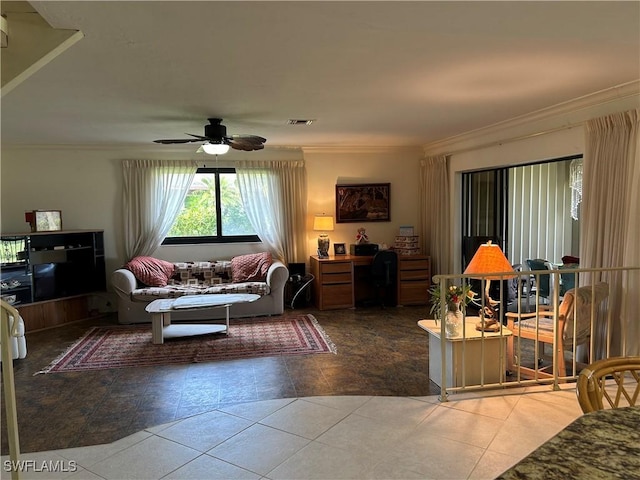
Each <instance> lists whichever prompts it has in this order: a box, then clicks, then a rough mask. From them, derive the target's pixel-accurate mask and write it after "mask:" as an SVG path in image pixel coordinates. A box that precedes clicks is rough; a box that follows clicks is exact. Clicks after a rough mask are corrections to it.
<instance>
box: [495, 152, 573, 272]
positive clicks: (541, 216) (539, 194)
mask: <svg viewBox="0 0 640 480" xmlns="http://www.w3.org/2000/svg"><path fill="white" fill-rule="evenodd" d="M509 186H510V188H509V197H510V198H509V218H508V228H509V232H510V235H509V252H510V255H509V257H510V260H511V261H512V262H513V263H524V262H525V261H526V260H527V259H533V258H543V259H545V260H548V261H550V262H552V263H561V259H562V256H563V255H568V254H571V252H572V248H571V247H572V238H571V237H572V231H573V225H572V222H575V220H573V219H572V218H571V189H570V187H569V162H564V161H563V162H553V163H541V164H536V165H528V166H525V167H518V168H511V169H509Z"/></svg>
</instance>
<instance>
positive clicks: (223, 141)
mask: <svg viewBox="0 0 640 480" xmlns="http://www.w3.org/2000/svg"><path fill="white" fill-rule="evenodd" d="M208 120H209V125H205V126H204V136H202V135H194V134H193V133H185V135H191V136H192V137H194V138H179V139H161V140H154V142H155V143H162V144H165V145H168V144H173V143H193V142H204V143H203V145H202V146H201V147H200V148H199V149H198V152H201V151H204V152H206V153H209V154H211V155H222V154H224V153H227V152H228V151H229V147H231V148H233V149H235V150H244V151H246V152H251V151H253V150H262V149H263V148H264V143H265V142H266V141H267V139H266V138H263V137H259V136H257V135H227V127H225V126H224V125H222V119H221V118H209V119H208Z"/></svg>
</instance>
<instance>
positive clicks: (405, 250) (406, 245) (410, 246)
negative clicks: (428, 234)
mask: <svg viewBox="0 0 640 480" xmlns="http://www.w3.org/2000/svg"><path fill="white" fill-rule="evenodd" d="M419 238H420V237H419V235H399V236H397V237H396V241H395V243H394V245H393V249H394V250H395V251H396V252H397V253H398V255H420V247H419V246H418V241H419Z"/></svg>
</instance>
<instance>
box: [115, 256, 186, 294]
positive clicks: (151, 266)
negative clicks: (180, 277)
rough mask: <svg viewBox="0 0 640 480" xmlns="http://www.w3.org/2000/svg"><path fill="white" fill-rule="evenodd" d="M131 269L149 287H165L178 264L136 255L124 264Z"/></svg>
mask: <svg viewBox="0 0 640 480" xmlns="http://www.w3.org/2000/svg"><path fill="white" fill-rule="evenodd" d="M124 268H126V269H127V270H130V271H131V272H132V273H133V274H134V275H135V277H136V278H137V279H138V281H140V282H141V283H144V284H145V285H148V286H149V287H164V286H165V285H166V284H167V283H168V282H169V278H171V276H172V275H173V273H174V271H175V269H176V266H175V265H174V264H173V263H171V262H167V261H166V260H160V259H158V258H153V257H135V258H132V259H131V260H129V262H128V263H127V264H126V265H125V266H124Z"/></svg>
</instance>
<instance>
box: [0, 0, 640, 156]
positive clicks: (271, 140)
mask: <svg viewBox="0 0 640 480" xmlns="http://www.w3.org/2000/svg"><path fill="white" fill-rule="evenodd" d="M3 3H8V4H10V3H12V2H3ZM31 3H32V5H33V7H34V8H35V9H36V10H37V11H38V12H39V13H40V14H41V15H42V16H43V17H44V19H45V20H46V21H47V22H49V23H50V24H51V26H53V27H54V28H61V29H75V30H80V31H82V33H83V34H84V38H83V39H81V40H80V41H79V42H77V43H76V44H74V45H73V46H71V47H70V48H69V49H68V50H66V51H65V52H63V53H62V54H60V55H59V56H58V57H56V58H55V59H53V60H52V61H51V62H50V63H48V64H46V65H45V66H44V67H42V68H41V69H40V70H38V71H36V72H35V73H34V74H33V75H31V76H30V77H29V78H27V79H26V80H25V81H23V82H22V83H21V84H19V85H18V86H17V87H16V88H15V89H13V90H12V91H10V92H9V93H7V94H6V95H4V96H3V98H2V142H3V143H4V144H30V145H33V144H42V145H96V146H97V145H100V146H103V145H113V146H123V147H126V146H132V147H133V146H149V147H150V148H151V147H153V148H163V146H156V145H155V144H152V141H153V140H154V139H158V138H185V136H184V133H186V132H189V133H194V134H203V127H204V124H205V123H206V119H207V118H208V117H222V118H223V119H224V124H225V125H226V126H227V129H228V133H229V134H255V135H261V136H264V137H266V138H267V144H266V145H267V147H269V146H364V145H373V146H417V145H424V144H427V143H429V142H432V141H436V140H439V139H443V138H448V137H451V136H454V135H458V134H461V133H464V132H468V131H471V130H474V129H477V128H480V127H483V126H487V125H491V124H494V123H497V122H501V121H505V120H508V119H510V118H514V117H517V116H521V115H524V114H527V113H530V112H534V111H537V110H540V109H542V108H546V107H549V106H552V105H556V104H559V103H561V102H565V101H568V100H571V99H574V98H577V97H581V96H583V95H587V94H589V93H592V92H596V91H599V90H603V89H607V88H610V87H613V86H616V85H620V84H624V83H627V82H630V81H634V80H637V79H639V78H640V2H637V1H632V2H612V1H605V2H573V1H570V2H547V1H544V2H519V1H511V2H450V1H449V2H419V1H414V2H394V1H387V2H382V1H378V2H360V1H357V2H306V1H305V2H272V1H264V2H245V1H233V2H216V1H196V2H187V1H173V2H170V1H160V2H149V1H140V2H124V1H105V2H94V1H87V2H84V1H67V2H49V1H42V2H40V1H36V2H31ZM3 10H4V8H3ZM8 21H9V49H11V48H12V43H11V38H12V37H11V15H8ZM14 47H15V45H14ZM3 53H4V52H3ZM290 118H295V119H315V120H316V122H315V123H314V124H313V125H312V126H308V127H307V126H290V125H287V124H286V121H287V120H288V119H290ZM181 148H186V149H187V150H193V149H194V148H195V147H194V146H193V145H187V146H186V147H181Z"/></svg>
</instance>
